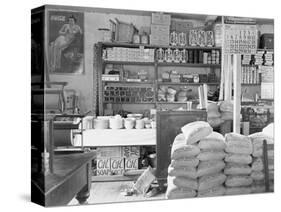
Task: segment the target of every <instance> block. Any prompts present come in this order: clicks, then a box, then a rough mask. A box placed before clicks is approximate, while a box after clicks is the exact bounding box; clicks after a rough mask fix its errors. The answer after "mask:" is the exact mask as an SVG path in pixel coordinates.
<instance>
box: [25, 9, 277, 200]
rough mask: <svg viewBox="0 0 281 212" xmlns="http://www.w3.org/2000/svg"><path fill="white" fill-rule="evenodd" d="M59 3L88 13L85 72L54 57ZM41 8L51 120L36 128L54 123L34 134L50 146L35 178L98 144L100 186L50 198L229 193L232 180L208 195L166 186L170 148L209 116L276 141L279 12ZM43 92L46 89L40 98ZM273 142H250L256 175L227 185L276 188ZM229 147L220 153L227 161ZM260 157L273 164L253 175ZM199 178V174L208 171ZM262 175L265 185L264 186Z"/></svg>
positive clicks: (94, 179) (42, 67)
mask: <svg viewBox="0 0 281 212" xmlns="http://www.w3.org/2000/svg"><path fill="white" fill-rule="evenodd" d="M60 11H66V12H67V14H69V13H73V16H74V17H75V14H76V13H80V14H83V15H82V16H83V19H82V25H83V26H80V27H81V29H82V30H81V31H82V33H81V34H82V35H83V41H82V43H83V44H82V45H83V48H82V52H83V62H82V66H81V67H82V69H81V70H82V72H81V73H63V72H55V71H53V70H52V68H50V64H51V62H50V60H51V59H50V58H51V56H50V53H49V52H48V50H49V46H50V45H51V44H50V43H51V42H50V40H48V39H47V38H48V36H47V35H49V31H52V28H51V25H50V22H49V21H50V20H51V19H50V17H51V15H50V14H57V13H58V14H59V12H60ZM56 12H57V13H56ZM32 14H34V15H38V14H39V16H41V17H43V24H42V26H43V27H42V30H41V31H40V30H38V29H37V30H34V31H33V33H34V34H33V36H34V35H35V36H36V33H38V32H39V33H42V34H43V35H44V36H42V34H41V38H42V37H44V39H42V41H41V47H42V48H41V53H38V52H37V53H38V54H36V53H35V54H34V55H37V57H39V58H40V59H38V60H39V61H40V62H38V63H37V65H35V66H34V67H35V68H34V69H36V70H33V71H32V86H31V87H32V119H33V120H35V121H34V123H36V124H38V123H39V122H40V123H41V122H42V114H43V120H44V121H43V122H44V124H43V125H42V124H41V125H36V124H35V125H34V128H32V130H34V129H39V128H43V129H44V131H45V132H44V139H43V140H44V141H43V144H42V143H40V144H38V143H37V144H36V142H33V141H32V153H33V154H34V155H40V157H39V158H40V159H39V160H38V157H34V160H33V161H32V163H33V165H34V164H35V165H34V166H33V168H32V176H34V179H33V181H32V182H34V184H36V186H35V187H40V183H42V179H41V178H40V177H42V176H44V177H45V178H44V179H45V180H48V176H50V175H56V168H55V167H56V165H55V162H54V161H56V160H55V159H56V157H57V158H60V159H61V160H63V156H64V155H67V157H68V159H69V160H70V161H71V158H69V157H71V155H72V154H82V155H83V154H91V153H92V155H94V156H93V157H92V158H91V160H90V161H88V162H87V163H88V164H90V167H88V166H87V167H88V170H90V171H89V172H90V174H88V176H90V184H91V185H90V187H89V182H88V184H87V186H88V187H87V188H88V190H89V192H88V196H87V198H86V200H85V201H79V200H77V199H76V198H75V195H74V196H73V195H72V194H74V193H75V194H76V193H77V191H78V190H79V189H78V188H75V189H76V190H77V189H78V190H77V191H73V192H72V190H75V189H74V187H72V186H71V185H68V187H67V191H69V197H68V198H66V200H61V202H60V201H58V202H57V203H56V202H53V201H52V200H50V203H49V204H50V205H57V204H58V205H61V204H64V205H77V204H79V203H85V202H86V203H88V204H93V203H109V202H127V201H143V200H156V199H157V200H159V199H167V198H168V199H169V197H171V198H185V197H197V196H202V197H203V196H204V195H206V196H208V195H212V194H213V195H214V196H215V195H225V193H226V190H227V188H226V189H225V187H227V185H226V183H225V181H223V182H222V183H221V184H220V185H217V187H216V188H217V190H212V188H208V189H203V191H204V192H205V190H208V192H206V193H204V192H201V194H200V195H199V193H200V192H199V191H198V189H195V188H194V189H192V192H191V191H190V190H189V191H188V192H189V193H185V194H180V195H178V196H177V195H176V196H173V195H170V196H169V195H167V190H169V189H167V176H168V175H169V176H170V171H169V170H168V166H169V167H170V163H171V160H173V153H171V147H172V145H173V142H174V139H176V138H177V136H178V135H179V134H180V133H183V134H184V135H186V133H185V131H184V129H183V127H184V126H186V124H188V123H191V122H196V121H203V122H204V123H208V124H209V126H210V128H211V129H212V132H217V133H218V134H220V135H221V137H220V138H223V139H226V140H227V139H231V138H232V137H231V136H229V138H227V136H226V135H227V134H229V133H236V134H235V135H237V134H239V135H241V136H242V137H239V139H240V138H241V140H243V141H244V140H246V141H245V142H246V143H247V142H250V143H251V145H252V148H255V146H254V147H253V144H252V143H253V141H254V140H255V139H257V140H259V139H261V138H262V139H263V140H267V141H268V143H267V145H265V144H263V145H264V146H262V147H259V148H262V150H263V152H264V151H265V149H264V148H268V151H270V150H272V149H271V148H273V147H272V146H273V140H274V139H273V123H274V90H273V87H274V80H273V76H274V45H273V41H274V22H273V19H263V18H241V17H227V16H217V15H199V14H183V13H165V12H155V11H133V10H117V9H103V8H84V7H69V6H55V5H46V6H44V7H40V8H36V9H34V10H33V11H32ZM68 18H69V17H68ZM75 19H76V17H75V18H74V20H75ZM66 20H67V18H66ZM75 21H76V20H75ZM80 21H81V20H80ZM76 23H78V22H76ZM79 23H80V22H79ZM239 36H240V37H239ZM39 37H40V36H39ZM80 44H81V43H80ZM39 51H40V50H39ZM42 52H43V53H42ZM40 54H41V57H40ZM38 55H39V56H38ZM63 56H65V54H64V53H62V57H63ZM33 59H34V60H35V57H32V60H33ZM42 61H43V62H42ZM42 71H43V72H42ZM38 73H40V74H38ZM42 93H43V100H42V98H40V97H38V96H40V95H41V97H42ZM40 101H41V102H40ZM42 102H43V103H42ZM38 104H40V105H39V106H38ZM42 108H43V112H42ZM38 117H39V118H38ZM40 118H41V119H40ZM38 120H40V121H39V122H38ZM45 122H47V123H45ZM36 127H39V128H36ZM39 131H40V130H39ZM46 132H47V135H46ZM256 133H260V134H258V135H257V137H255V135H256ZM187 134H188V133H187ZM253 134H255V135H254V136H251V135H253ZM37 136H38V135H37ZM35 137H36V136H35ZM37 138H38V137H37ZM235 138H236V137H235ZM178 139H180V138H178ZM202 139H203V138H202ZM236 139H238V138H236ZM239 139H238V140H239ZM50 140H52V141H50ZM183 140H184V139H183ZM41 142H42V141H41ZM40 145H41V146H40ZM42 145H43V147H42ZM265 146H266V147H265ZM266 150H267V149H266ZM222 151H223V152H226V150H222ZM38 152H39V153H38ZM214 152H215V151H214ZM230 152H231V151H230ZM272 152H273V150H272ZM272 152H270V153H268V155H267V154H266V155H267V157H266V159H264V158H265V156H264V154H261V155H260V154H257V155H254V152H253V151H252V152H251V153H249V155H247V159H248V158H249V157H250V159H249V160H250V162H245V164H247V165H246V166H248V167H246V168H245V166H244V167H243V170H245V169H247V168H249V170H250V168H251V171H250V172H249V173H248V174H247V176H248V177H249V178H251V177H252V178H254V180H252V179H251V183H249V184H247V185H245V186H243V185H240V186H237V187H238V188H236V187H235V186H234V187H235V189H236V190H235V189H233V187H231V189H232V190H230V189H229V193H228V194H229V195H231V194H248V193H259V192H268V191H273V181H274V168H272V167H273V165H272V166H271V162H272V161H273V159H272V158H273V156H272V154H273V153H272ZM198 154H199V153H198ZM214 154H216V153H214ZM226 154H227V153H226ZM42 155H43V156H42ZM199 155H200V154H199ZM217 155H219V154H217ZM225 157H226V156H225V155H224V156H223V158H224V159H222V158H221V159H222V160H224V162H225V163H227V161H226V158H225ZM197 158H198V155H197ZM257 158H260V160H261V161H262V163H263V165H264V161H266V164H267V165H266V168H263V171H264V172H263V171H261V170H259V171H260V172H261V173H256V172H257V171H256V170H255V172H254V174H253V162H254V161H255V160H256V159H257ZM261 158H263V159H261ZM198 160H199V161H200V162H201V161H204V159H202V160H201V159H198ZM207 160H208V159H207ZM210 160H211V159H210ZM214 160H215V161H217V160H219V159H218V158H217V159H214ZM230 160H231V159H230ZM245 160H246V159H245ZM38 161H39V162H38ZM42 161H43V162H42ZM234 161H235V159H234ZM270 161H271V162H270ZM231 162H233V161H231ZM41 163H43V165H42V164H41ZM36 164H37V165H36ZM38 164H41V165H38ZM214 166H218V165H217V164H215V165H214ZM223 167H225V168H224V169H223V168H221V169H219V168H218V170H219V171H218V172H219V173H221V172H222V173H225V172H226V171H225V169H226V167H227V165H226V166H223ZM193 168H194V167H193ZM196 170H197V171H198V169H197V168H196ZM168 172H169V173H168ZM212 174H215V173H212ZM255 174H257V175H258V174H260V175H262V176H260V175H258V176H256V175H255ZM187 175H188V174H187ZM225 175H227V174H225ZM245 175H246V174H245ZM188 176H189V175H188ZM243 176H244V175H243ZM272 176H273V177H272ZM201 177H202V176H201ZM39 178H40V179H41V180H40V179H39ZM197 178H198V179H197ZM38 179H39V180H38ZM52 179H53V178H52ZM193 180H195V181H196V183H198V182H199V177H196V178H195V179H193ZM78 181H79V180H78ZM255 181H258V182H259V184H257V185H255V186H254V182H255ZM261 181H262V182H261ZM38 182H39V183H38ZM168 184H169V182H168ZM38 185H39V186H38ZM218 186H219V187H218ZM242 187H243V188H242ZM250 187H251V189H250ZM89 188H90V189H89ZM168 188H169V185H168ZM189 189H190V188H189ZM239 189H240V190H239ZM43 193H44V192H43ZM70 193H71V194H70ZM66 196H67V195H66ZM78 196H79V195H78ZM80 196H81V195H80ZM34 201H35V202H36V200H34ZM37 202H38V201H37ZM46 205H48V204H46Z"/></svg>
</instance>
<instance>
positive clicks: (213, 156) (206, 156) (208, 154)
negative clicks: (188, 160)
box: [197, 150, 226, 161]
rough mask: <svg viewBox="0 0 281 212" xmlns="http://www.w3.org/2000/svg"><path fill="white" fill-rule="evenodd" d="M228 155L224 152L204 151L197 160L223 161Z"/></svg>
mask: <svg viewBox="0 0 281 212" xmlns="http://www.w3.org/2000/svg"><path fill="white" fill-rule="evenodd" d="M225 155H226V153H225V152H224V151H222V150H202V151H201V152H200V153H199V154H198V155H197V158H198V159H199V160H200V161H210V160H223V159H224V158H225Z"/></svg>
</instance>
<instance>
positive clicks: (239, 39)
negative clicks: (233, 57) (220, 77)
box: [224, 24, 258, 54]
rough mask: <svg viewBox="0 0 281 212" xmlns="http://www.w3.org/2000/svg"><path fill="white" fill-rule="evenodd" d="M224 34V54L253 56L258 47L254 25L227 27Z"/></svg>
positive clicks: (256, 31)
mask: <svg viewBox="0 0 281 212" xmlns="http://www.w3.org/2000/svg"><path fill="white" fill-rule="evenodd" d="M224 27H225V32H224V43H225V45H224V53H225V54H255V53H256V51H257V45H258V30H257V27H256V25H228V24H226V25H225V26H224Z"/></svg>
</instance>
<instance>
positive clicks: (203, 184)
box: [198, 173, 226, 191]
mask: <svg viewBox="0 0 281 212" xmlns="http://www.w3.org/2000/svg"><path fill="white" fill-rule="evenodd" d="M225 180H226V176H225V175H224V174H222V173H216V174H212V175H205V176H203V177H200V178H199V180H198V191H203V190H208V189H211V188H214V187H217V186H219V185H222V184H223V183H224V181H225Z"/></svg>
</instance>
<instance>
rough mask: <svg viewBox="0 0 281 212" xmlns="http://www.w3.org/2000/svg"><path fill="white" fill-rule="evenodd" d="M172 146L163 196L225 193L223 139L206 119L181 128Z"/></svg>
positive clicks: (174, 196) (180, 196)
mask: <svg viewBox="0 0 281 212" xmlns="http://www.w3.org/2000/svg"><path fill="white" fill-rule="evenodd" d="M181 130H182V133H181V134H179V135H177V136H176V138H175V140H174V142H173V145H172V149H171V164H170V166H169V168H168V178H167V181H168V188H167V191H166V198H168V199H175V198H189V197H196V196H201V197H202V196H217V195H224V192H225V189H224V187H223V183H224V181H225V179H226V176H225V175H224V174H223V173H222V170H223V169H224V166H225V164H224V162H223V159H224V157H225V152H224V148H225V143H224V138H223V136H222V135H220V134H219V133H216V132H213V129H212V128H211V126H210V125H209V124H208V123H207V122H203V121H197V122H192V123H189V124H187V125H185V126H183V127H182V129H181Z"/></svg>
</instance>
